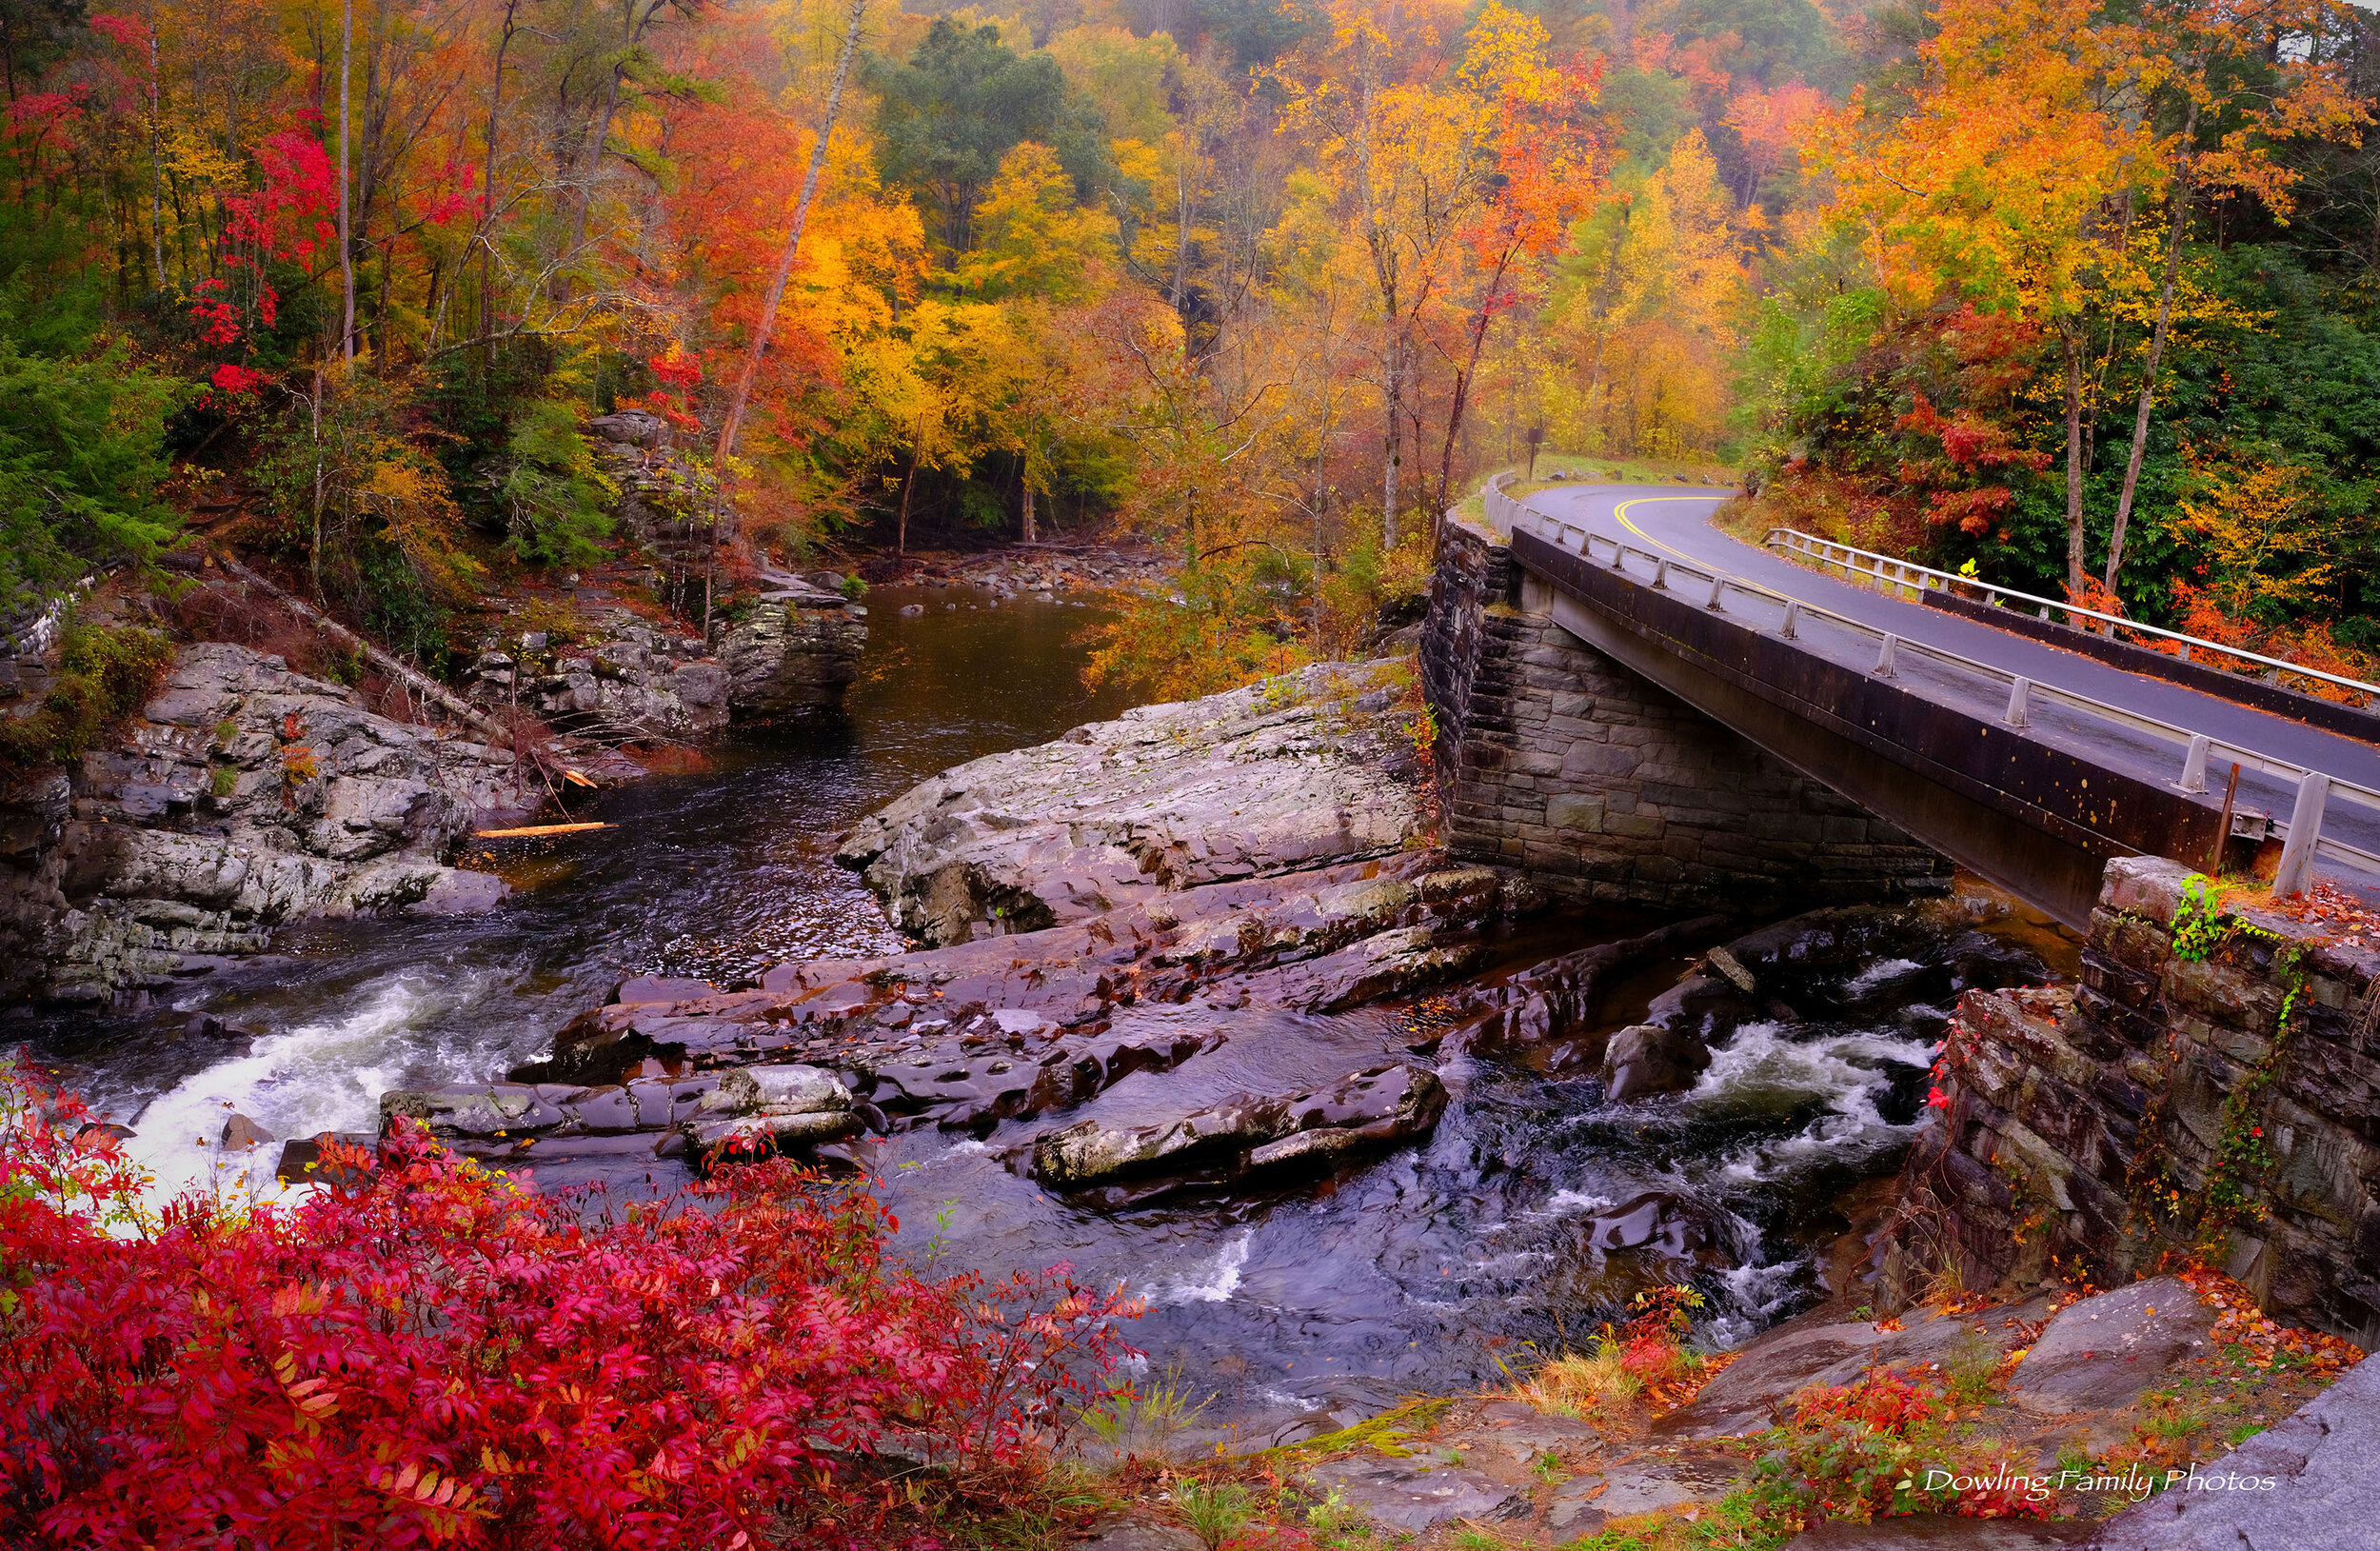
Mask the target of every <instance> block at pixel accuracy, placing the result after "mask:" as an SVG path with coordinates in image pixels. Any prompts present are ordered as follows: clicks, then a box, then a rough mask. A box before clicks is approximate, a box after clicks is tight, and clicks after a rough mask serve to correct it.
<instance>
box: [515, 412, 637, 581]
mask: <svg viewBox="0 0 2380 1551" xmlns="http://www.w3.org/2000/svg"><path fill="white" fill-rule="evenodd" d="M506 452H507V454H508V458H509V462H510V464H511V471H510V472H509V473H507V474H506V476H505V479H504V483H503V485H502V487H500V494H501V497H502V499H503V502H504V505H505V510H506V517H507V518H508V520H509V526H510V527H511V538H510V540H509V541H508V542H509V543H510V545H511V547H512V552H513V553H514V554H515V555H517V556H518V557H519V558H521V559H522V560H525V561H527V562H529V563H531V564H532V565H547V566H589V565H593V564H594V563H595V562H596V561H597V560H600V559H601V558H602V557H603V553H604V551H603V548H602V547H601V544H600V542H599V541H601V540H602V539H604V538H605V537H607V536H608V535H609V534H610V532H611V517H610V515H609V512H610V507H611V506H612V504H613V503H614V502H616V501H617V500H619V498H620V487H618V486H617V485H614V484H613V483H612V482H611V481H610V480H609V479H606V478H605V476H604V473H603V470H602V469H600V468H598V467H596V466H595V455H594V453H593V452H591V451H590V450H589V449H588V447H587V445H586V439H585V437H583V436H581V435H580V434H579V420H578V415H577V414H576V412H574V411H573V410H572V408H570V406H568V405H566V404H563V403H560V402H558V401H556V400H553V399H531V400H528V401H527V402H526V403H525V404H523V405H522V406H521V408H520V409H519V410H518V412H516V413H515V414H514V416H513V420H512V434H511V436H510V438H509V440H508V441H507V443H506Z"/></svg>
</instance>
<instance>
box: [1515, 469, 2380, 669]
mask: <svg viewBox="0 0 2380 1551" xmlns="http://www.w3.org/2000/svg"><path fill="white" fill-rule="evenodd" d="M1497 493H1498V494H1501V493H1502V492H1501V491H1498V492H1497ZM1505 499H1507V500H1508V501H1509V500H1510V499H1511V498H1510V497H1509V496H1507V497H1506V498H1505ZM1513 505H1515V506H1516V507H1517V506H1518V505H1519V503H1517V502H1514V503H1513ZM1763 542H1765V543H1766V544H1767V545H1768V547H1770V548H1772V549H1782V550H1785V551H1786V552H1787V553H1789V554H1796V555H1799V556H1801V557H1802V558H1803V559H1805V560H1814V561H1816V562H1817V563H1818V564H1819V565H1821V566H1833V567H1836V568H1837V569H1839V570H1841V571H1844V572H1845V573H1847V574H1849V575H1851V576H1854V577H1861V578H1866V579H1870V580H1873V581H1874V583H1875V584H1876V588H1877V590H1878V591H1881V592H1896V591H1908V592H1926V591H1936V592H1942V591H1949V590H1950V589H1952V588H1954V587H1968V588H1972V589H1973V590H1974V591H1976V592H1980V593H1982V594H1983V602H1985V603H1987V604H1991V605H1993V606H1997V605H1998V604H1999V602H2000V600H2001V599H2002V598H2013V599H2015V600H2016V601H2017V602H2018V603H2023V604H2031V605H2033V606H2035V607H2036V608H2037V609H2038V610H2039V611H2040V617H2041V618H2043V619H2048V618H2049V617H2050V616H2051V613H2052V612H2053V610H2054V611H2056V612H2060V613H2064V614H2066V615H2068V616H2069V617H2070V618H2073V619H2090V620H2097V621H2099V622H2100V623H2102V624H2104V625H2107V626H2112V628H2115V629H2124V630H2130V631H2132V632H2133V633H2135V634H2138V635H2147V636H2154V637H2156V638H2157V639H2158V640H2160V641H2172V642H2174V643H2176V644H2178V645H2179V646H2181V648H2182V661H2183V662H2185V663H2187V662H2190V661H2192V653H2194V652H2201V651H2205V652H2212V653H2215V654H2216V655H2218V656H2224V657H2232V658H2237V659H2238V660H2239V661H2241V662H2243V663H2253V664H2254V665H2255V666H2258V667H2261V668H2263V669H2265V670H2266V672H2265V677H2266V679H2267V681H2268V682H2270V683H2272V684H2278V683H2280V682H2281V675H2282V674H2284V673H2287V674H2291V675H2294V676H2296V677H2298V678H2303V679H2315V680H2319V681H2320V682H2322V683H2324V684H2331V685H2336V686H2339V687H2340V688H2342V689H2350V690H2353V691H2354V692H2355V693H2357V694H2359V695H2362V696H2363V697H2364V703H2365V706H2366V707H2367V708H2370V706H2371V705H2372V704H2373V703H2374V702H2375V701H2380V684H2366V683H2365V682H2364V681H2363V680H2361V679H2349V678H2342V677H2341V676H2339V675H2338V674H2336V673H2325V672H2323V671H2322V670H2321V669H2320V668H2317V667H2307V666H2303V665H2301V664H2297V663H2289V662H2283V661H2282V660H2281V659H2279V658H2277V657H2266V656H2264V655H2262V654H2260V653H2257V652H2252V651H2243V650H2241V649H2240V648H2239V647H2237V646H2225V645H2224V644H2223V643H2222V642H2220V641H2209V640H2207V639H2205V638H2204V637H2202V636H2194V635H2184V634H2183V633H2182V632H2181V631H2179V630H2168V629H2165V628H2163V627H2162V626H2155V625H2143V624H2141V623H2140V622H2139V621H2138V620H2130V619H2126V618H2124V617H2123V616H2122V615H2120V614H2103V613H2101V612H2099V611H2098V610H2097V609H2095V608H2084V607H2082V606H2079V605H2076V604H2071V603H2061V602H2059V601H2058V600H2057V599H2054V598H2043V597H2039V596H2037V595H2035V594H2033V593H2031V592H2019V591H2017V590H2016V589H2015V588H2014V587H2001V586H1999V585H1998V584H1997V583H1993V582H1985V581H1980V580H1978V579H1977V578H1975V577H1973V576H1960V575H1957V574H1955V573H1954V572H1951V571H1937V570H1935V569H1934V568H1933V567H1930V566H1918V565H1914V564H1912V563H1911V562H1909V561H1906V560H1894V558H1893V557H1892V556H1890V555H1879V554H1877V553H1875V552H1874V550H1871V549H1858V548H1854V547H1852V546H1850V545H1848V544H1836V543H1835V542H1834V541H1833V540H1831V539H1821V538H1816V537H1815V536H1813V535H1811V534H1808V533H1804V532H1802V531H1801V530H1800V529H1799V528H1796V527H1772V528H1770V529H1769V531H1768V536H1767V538H1766V539H1765V540H1764V541H1763ZM1887 567H1890V573H1889V574H1888V572H1887Z"/></svg>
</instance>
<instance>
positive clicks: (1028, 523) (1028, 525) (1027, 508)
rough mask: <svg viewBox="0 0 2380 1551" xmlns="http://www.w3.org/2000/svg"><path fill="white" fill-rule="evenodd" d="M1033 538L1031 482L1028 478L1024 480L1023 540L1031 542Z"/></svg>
mask: <svg viewBox="0 0 2380 1551" xmlns="http://www.w3.org/2000/svg"><path fill="white" fill-rule="evenodd" d="M1034 538H1035V534H1034V530H1033V482H1032V481H1031V480H1029V479H1028V480H1026V481H1025V482H1024V542H1025V543H1027V544H1031V543H1033V542H1034Z"/></svg>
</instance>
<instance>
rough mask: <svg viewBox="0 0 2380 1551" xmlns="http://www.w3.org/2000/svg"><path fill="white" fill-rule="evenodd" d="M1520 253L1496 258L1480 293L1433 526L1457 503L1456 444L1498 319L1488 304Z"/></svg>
mask: <svg viewBox="0 0 2380 1551" xmlns="http://www.w3.org/2000/svg"><path fill="white" fill-rule="evenodd" d="M1518 251H1519V249H1517V248H1508V249H1505V250H1504V251H1503V252H1502V253H1501V254H1500V255H1498V256H1497V260H1496V268H1495V270H1494V271H1493V272H1492V273H1491V274H1489V276H1488V278H1487V281H1486V283H1485V285H1483V286H1482V287H1481V288H1480V291H1479V309H1478V313H1477V314H1476V315H1475V316H1474V317H1473V319H1472V324H1471V353H1470V354H1469V356H1467V357H1466V358H1465V359H1464V361H1463V364H1462V369H1461V370H1460V371H1458V372H1456V373H1455V402H1454V404H1453V406H1452V407H1451V408H1449V409H1448V410H1447V411H1446V445H1445V446H1444V447H1442V448H1440V449H1439V451H1438V499H1437V500H1436V501H1434V502H1432V503H1431V505H1432V507H1434V508H1435V509H1434V511H1433V513H1432V517H1431V521H1432V522H1433V523H1436V522H1437V521H1438V520H1439V519H1440V518H1442V517H1443V516H1444V515H1445V512H1446V509H1447V508H1448V507H1451V506H1453V505H1454V504H1455V444H1456V442H1457V441H1458V439H1460V437H1461V435H1462V421H1463V415H1464V413H1465V412H1466V411H1467V410H1468V409H1469V408H1470V404H1471V386H1472V383H1473V382H1474V381H1475V380H1476V379H1477V378H1478V374H1479V354H1480V352H1481V351H1482V350H1484V349H1485V348H1487V335H1488V326H1489V325H1490V324H1491V323H1493V322H1495V319H1496V315H1495V314H1494V313H1493V312H1491V311H1489V310H1488V304H1489V303H1490V302H1491V301H1492V300H1493V299H1494V298H1495V296H1496V295H1497V293H1498V292H1499V291H1501V290H1502V289H1503V288H1504V271H1505V270H1506V269H1508V268H1511V267H1512V261H1513V256H1514V254H1516V253H1517V252H1518Z"/></svg>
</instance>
